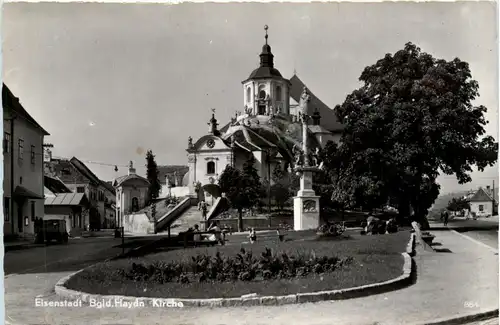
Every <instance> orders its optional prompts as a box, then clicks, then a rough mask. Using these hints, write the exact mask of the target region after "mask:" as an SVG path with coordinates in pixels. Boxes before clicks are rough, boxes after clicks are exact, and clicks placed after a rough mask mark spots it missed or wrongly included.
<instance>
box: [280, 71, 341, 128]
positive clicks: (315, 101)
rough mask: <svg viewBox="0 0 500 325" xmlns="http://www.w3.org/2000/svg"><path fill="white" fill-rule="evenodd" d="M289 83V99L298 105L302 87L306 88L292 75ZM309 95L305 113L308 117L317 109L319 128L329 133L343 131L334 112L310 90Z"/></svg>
mask: <svg viewBox="0 0 500 325" xmlns="http://www.w3.org/2000/svg"><path fill="white" fill-rule="evenodd" d="M290 83H291V86H290V97H292V98H293V100H295V101H296V102H297V103H299V102H300V96H301V95H302V91H303V90H304V87H306V85H305V84H304V83H303V82H302V80H300V79H299V77H298V76H297V75H296V74H294V75H293V77H292V78H291V79H290ZM308 90H309V88H308ZM309 95H310V96H311V100H310V102H309V106H308V108H309V111H308V112H306V113H307V114H308V115H312V114H313V113H314V112H315V111H316V109H317V110H318V112H319V114H320V115H321V121H320V124H321V126H323V127H324V128H325V129H327V130H329V131H330V132H335V131H341V130H342V129H343V125H342V123H340V121H339V120H338V118H337V116H336V115H335V111H334V110H332V109H331V108H330V107H328V106H327V105H326V104H325V103H323V102H322V101H321V100H320V99H319V98H318V97H316V96H315V95H314V94H313V93H312V92H311V91H310V90H309Z"/></svg>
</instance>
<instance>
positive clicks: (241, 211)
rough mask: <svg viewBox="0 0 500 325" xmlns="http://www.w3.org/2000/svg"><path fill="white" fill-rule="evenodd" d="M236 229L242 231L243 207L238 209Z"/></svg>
mask: <svg viewBox="0 0 500 325" xmlns="http://www.w3.org/2000/svg"><path fill="white" fill-rule="evenodd" d="M238 231H239V232H242V231H243V209H238Z"/></svg>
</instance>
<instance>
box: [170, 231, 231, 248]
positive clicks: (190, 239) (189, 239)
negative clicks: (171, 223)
mask: <svg viewBox="0 0 500 325" xmlns="http://www.w3.org/2000/svg"><path fill="white" fill-rule="evenodd" d="M217 233H219V234H222V239H223V240H224V241H225V235H224V232H223V231H217V232H215V231H197V232H182V233H179V239H180V240H181V241H182V243H183V245H184V248H186V247H188V246H189V245H190V244H191V245H193V246H194V247H198V246H215V245H217V244H219V242H218V241H216V240H208V239H204V240H203V237H204V235H205V236H206V235H215V234H217ZM195 235H199V236H201V238H202V240H194V236H195Z"/></svg>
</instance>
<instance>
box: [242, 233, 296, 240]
mask: <svg viewBox="0 0 500 325" xmlns="http://www.w3.org/2000/svg"><path fill="white" fill-rule="evenodd" d="M280 235H281V236H282V240H281V241H285V238H286V237H287V235H288V232H286V231H283V230H282V231H281V233H280ZM247 238H248V240H250V236H247ZM269 238H271V239H278V240H279V239H280V238H279V236H278V234H277V233H276V232H271V233H265V234H260V235H259V234H257V241H258V240H259V239H269Z"/></svg>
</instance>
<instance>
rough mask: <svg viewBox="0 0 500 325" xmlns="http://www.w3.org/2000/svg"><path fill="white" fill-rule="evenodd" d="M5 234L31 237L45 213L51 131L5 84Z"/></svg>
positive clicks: (3, 97)
mask: <svg viewBox="0 0 500 325" xmlns="http://www.w3.org/2000/svg"><path fill="white" fill-rule="evenodd" d="M2 106H3V129H4V138H3V158H4V159H3V162H4V179H3V189H4V193H3V207H4V211H3V214H4V227H3V231H4V237H5V238H6V239H7V238H9V237H30V236H33V234H34V222H35V219H36V218H43V216H44V182H43V141H44V137H45V136H48V135H49V133H48V132H47V131H45V130H44V129H43V128H42V127H41V126H40V124H38V122H37V121H35V119H34V118H33V117H31V116H30V114H29V113H28V112H27V111H26V109H25V108H24V107H23V105H22V104H21V103H20V101H19V98H17V97H15V96H14V94H13V93H12V92H11V91H10V89H9V88H8V87H7V86H6V85H5V84H3V86H2Z"/></svg>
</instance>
